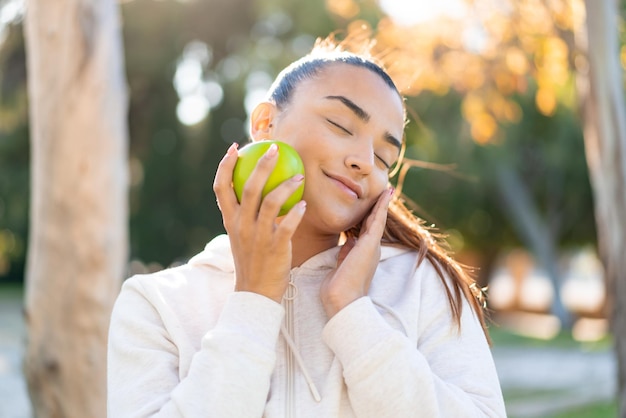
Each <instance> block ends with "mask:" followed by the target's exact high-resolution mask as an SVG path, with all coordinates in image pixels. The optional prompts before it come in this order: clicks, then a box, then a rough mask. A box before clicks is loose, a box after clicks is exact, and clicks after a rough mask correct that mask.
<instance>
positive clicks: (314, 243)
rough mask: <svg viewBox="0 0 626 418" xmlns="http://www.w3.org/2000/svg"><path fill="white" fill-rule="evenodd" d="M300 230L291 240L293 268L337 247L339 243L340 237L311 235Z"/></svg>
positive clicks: (334, 235)
mask: <svg viewBox="0 0 626 418" xmlns="http://www.w3.org/2000/svg"><path fill="white" fill-rule="evenodd" d="M302 229H304V228H303V227H300V228H298V230H296V232H295V233H294V235H293V237H292V239H291V248H292V251H291V252H292V256H291V267H298V266H300V265H302V264H303V263H304V262H305V261H307V260H308V259H309V258H311V257H313V256H314V255H316V254H319V253H321V252H322V251H326V250H328V249H329V248H333V247H336V246H337V244H338V243H339V235H336V234H326V235H325V234H310V233H305V231H303V230H302Z"/></svg>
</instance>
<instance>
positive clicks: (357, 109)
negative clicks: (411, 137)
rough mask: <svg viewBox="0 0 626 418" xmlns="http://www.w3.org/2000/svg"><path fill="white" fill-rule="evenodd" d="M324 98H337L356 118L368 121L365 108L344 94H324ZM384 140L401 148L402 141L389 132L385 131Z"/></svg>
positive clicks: (368, 116) (368, 117) (368, 115)
mask: <svg viewBox="0 0 626 418" xmlns="http://www.w3.org/2000/svg"><path fill="white" fill-rule="evenodd" d="M326 99H329V100H338V101H340V102H341V103H343V104H344V105H345V106H346V107H347V108H348V109H350V110H351V111H352V113H354V114H355V115H356V117H357V118H359V119H361V120H362V121H363V122H366V123H367V122H369V120H370V114H369V113H367V112H366V111H365V110H363V108H362V107H361V106H359V105H357V104H356V103H354V102H353V101H352V100H350V99H348V98H347V97H345V96H326ZM384 138H385V141H386V142H388V143H390V144H391V145H393V146H395V147H397V148H398V149H399V150H400V149H402V142H401V141H400V140H399V139H398V138H396V137H395V136H393V135H391V134H390V133H389V132H385V135H384Z"/></svg>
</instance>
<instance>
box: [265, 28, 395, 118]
mask: <svg viewBox="0 0 626 418" xmlns="http://www.w3.org/2000/svg"><path fill="white" fill-rule="evenodd" d="M336 63H343V64H348V65H353V66H355V67H361V68H365V69H368V70H370V71H372V72H373V73H374V74H376V75H378V76H379V77H380V78H381V79H382V80H383V81H384V82H385V84H387V85H388V86H389V88H391V89H392V90H393V91H395V92H396V93H398V96H400V97H402V95H401V94H400V92H399V91H398V88H397V87H396V85H395V83H394V82H393V80H392V79H391V77H390V76H389V74H387V72H386V71H385V70H384V69H383V68H382V67H381V66H380V65H378V64H377V63H376V62H375V61H374V59H373V58H372V57H366V56H361V55H358V54H354V53H351V52H348V51H343V50H341V49H340V48H339V47H336V46H333V44H331V42H330V41H328V40H324V41H319V40H318V42H317V43H316V44H315V46H314V48H313V50H312V51H311V53H309V54H307V55H305V56H304V57H302V58H300V59H299V60H297V61H294V62H293V63H291V64H290V65H289V66H288V67H286V68H285V69H284V70H282V71H281V72H280V74H278V76H277V77H276V80H275V81H274V83H273V84H272V86H271V87H270V90H269V92H268V95H269V99H270V100H271V101H272V102H274V104H276V106H277V107H278V108H279V109H282V108H283V107H284V106H285V105H286V104H288V103H289V99H291V95H292V93H293V91H294V89H295V88H296V87H297V86H298V85H299V84H300V83H301V82H302V81H304V80H308V79H311V78H314V77H315V76H317V75H318V74H319V72H320V71H321V70H323V69H324V68H326V67H327V66H329V65H331V64H336Z"/></svg>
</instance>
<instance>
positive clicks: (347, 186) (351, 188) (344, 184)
mask: <svg viewBox="0 0 626 418" xmlns="http://www.w3.org/2000/svg"><path fill="white" fill-rule="evenodd" d="M325 174H326V176H328V178H330V179H331V180H333V182H334V183H335V184H337V186H338V187H339V188H340V189H342V190H343V191H344V192H346V193H347V194H350V195H352V196H353V197H355V198H356V199H360V198H361V196H362V195H363V190H362V188H361V186H360V185H359V184H357V183H355V182H353V181H352V180H350V179H348V178H345V177H341V176H335V175H330V174H328V173H325Z"/></svg>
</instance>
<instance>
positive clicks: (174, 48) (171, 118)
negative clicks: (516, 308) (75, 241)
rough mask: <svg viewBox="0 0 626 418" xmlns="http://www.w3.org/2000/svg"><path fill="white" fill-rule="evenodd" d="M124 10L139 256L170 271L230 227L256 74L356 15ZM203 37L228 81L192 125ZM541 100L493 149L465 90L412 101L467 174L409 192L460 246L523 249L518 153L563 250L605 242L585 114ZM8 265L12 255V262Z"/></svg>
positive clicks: (208, 72) (237, 7)
mask: <svg viewBox="0 0 626 418" xmlns="http://www.w3.org/2000/svg"><path fill="white" fill-rule="evenodd" d="M360 6H361V7H360V14H359V15H358V18H359V19H364V20H366V21H368V22H370V23H371V24H372V26H375V24H376V22H377V20H378V19H379V18H380V16H381V13H380V11H379V10H378V9H377V8H376V6H375V2H361V3H360ZM120 7H121V12H122V19H123V37H124V38H123V39H124V48H125V51H124V52H125V61H126V75H127V79H128V86H129V93H130V107H129V118H128V121H129V132H130V144H129V145H130V167H131V173H132V184H131V187H130V194H129V197H130V244H131V245H130V250H131V252H130V258H131V259H138V260H141V261H143V262H144V263H152V262H156V263H159V264H160V265H161V266H167V265H169V264H171V263H172V262H175V261H183V260H185V259H186V258H188V257H190V256H192V255H193V254H194V253H196V252H198V251H199V250H201V249H202V247H203V245H204V244H205V243H206V242H207V241H208V240H210V239H211V238H212V237H213V236H215V235H217V234H219V233H222V232H223V226H222V221H221V215H220V212H219V210H218V208H217V205H216V203H215V197H214V195H213V192H212V188H211V185H212V181H213V176H214V173H215V169H216V166H217V163H218V161H219V160H220V159H221V157H222V156H223V154H224V152H225V150H226V148H227V147H228V145H229V144H230V143H231V142H234V141H236V142H240V143H243V142H245V141H246V140H247V133H246V132H247V129H246V127H245V126H246V125H245V124H246V118H247V114H246V108H245V106H244V103H245V100H246V94H247V93H248V91H249V88H250V85H251V84H252V83H253V81H254V80H253V79H254V77H253V76H252V75H255V76H258V75H261V76H263V74H265V76H266V78H268V79H272V78H273V77H274V76H275V75H276V74H277V73H278V71H279V70H280V69H281V68H283V67H284V66H285V65H286V64H287V63H289V62H291V61H292V60H293V59H295V58H297V57H298V56H300V55H302V54H303V53H305V52H307V50H308V49H309V48H310V46H311V45H312V42H313V41H314V39H315V38H317V37H320V36H321V37H323V36H326V35H328V34H329V33H331V32H339V33H341V31H342V30H344V29H345V28H346V27H347V25H348V24H349V23H350V22H348V21H345V20H343V19H341V18H338V17H336V16H332V15H330V14H329V12H328V11H327V10H326V8H325V5H324V2H321V1H320V2H311V1H306V0H297V1H286V0H257V1H252V0H232V1H229V2H217V1H215V0H207V1H197V2H178V1H171V0H166V1H153V0H134V1H130V2H123V3H121V5H120ZM21 33H22V27H21V25H19V24H17V25H13V26H11V27H10V31H9V36H8V37H7V38H6V40H5V41H4V43H3V44H1V45H0V93H1V96H0V122H1V123H2V125H1V126H0V281H7V280H14V281H20V280H22V276H23V270H24V264H25V257H26V247H27V237H28V197H29V196H28V193H29V145H28V138H29V132H28V115H27V112H26V106H25V104H26V64H25V54H24V39H23V36H22V35H21ZM192 41H198V42H202V43H204V44H205V45H207V49H208V51H209V58H208V59H207V60H206V62H203V64H202V72H203V77H204V80H205V81H206V80H213V81H216V82H218V83H219V84H220V86H221V88H222V89H223V92H224V95H223V100H222V101H221V103H220V104H219V105H216V106H215V107H213V108H212V109H211V111H210V113H209V115H208V116H207V117H206V119H205V120H203V121H202V122H200V123H198V124H196V125H194V126H185V125H183V124H181V123H180V122H179V120H178V119H177V114H176V110H177V106H178V103H179V99H180V98H179V96H178V93H177V91H176V89H175V86H174V84H173V78H174V75H175V73H176V69H177V65H178V63H179V62H180V60H181V57H182V56H183V53H184V51H185V47H186V46H188V45H189V43H190V42H192ZM261 78H263V77H261ZM532 101H533V96H532V95H531V94H530V93H529V94H528V95H527V96H523V97H519V98H518V99H517V102H518V104H519V105H520V106H521V107H522V109H523V112H524V118H523V119H522V120H521V122H520V123H519V125H516V126H510V127H508V128H507V129H506V132H505V137H504V138H502V141H501V144H499V145H497V146H495V145H492V146H489V147H480V146H478V145H476V144H475V143H474V142H473V141H472V140H471V139H470V135H469V132H468V127H467V125H466V124H465V123H464V122H463V120H462V118H461V111H460V98H459V97H458V96H456V95H455V94H454V93H449V94H447V95H445V96H437V95H435V94H432V93H423V94H421V95H419V96H418V97H411V98H409V99H408V100H407V105H408V106H409V108H411V109H412V110H414V112H415V114H417V115H419V117H418V118H412V119H413V120H412V122H411V123H410V124H409V126H408V128H407V135H406V137H407V141H408V150H407V156H408V157H410V158H414V159H420V160H425V161H430V162H436V163H440V164H454V165H455V167H456V168H455V169H454V170H452V171H442V170H430V169H428V170H427V169H418V168H414V169H412V170H411V171H410V172H409V174H408V175H407V178H406V184H405V188H404V190H405V192H406V193H407V195H408V196H409V197H410V198H411V199H412V200H414V201H415V202H417V203H418V204H419V206H420V212H419V213H420V214H421V215H423V216H424V218H426V219H427V220H428V221H429V223H434V224H436V225H437V226H438V227H440V228H441V229H442V230H444V231H448V232H450V233H453V234H455V237H456V238H457V239H456V244H457V248H458V249H461V250H468V249H469V250H476V251H480V252H482V253H484V254H487V257H493V256H494V255H495V254H496V253H497V252H498V251H499V250H500V249H501V248H502V247H504V246H510V245H517V244H518V243H519V239H518V238H517V234H516V233H515V231H514V229H513V228H512V227H511V226H510V224H509V222H508V221H507V219H506V216H504V214H503V212H502V209H501V207H500V204H499V202H498V199H497V198H495V192H494V188H493V184H492V181H491V176H493V173H492V171H491V170H490V168H491V164H490V161H492V160H491V159H493V158H501V159H505V160H506V161H508V162H509V163H510V164H513V165H515V167H516V169H517V170H519V172H521V173H522V174H523V177H524V178H525V179H526V181H527V184H528V186H529V188H530V189H531V190H532V195H533V196H534V198H535V199H536V201H537V204H538V207H540V208H541V209H542V211H543V212H544V213H546V214H549V216H548V218H549V219H551V224H553V227H554V228H555V231H556V232H557V233H558V236H559V241H560V243H561V244H562V245H564V244H567V243H578V242H588V241H594V239H595V238H594V237H595V234H594V222H593V216H592V204H591V192H590V187H589V183H588V179H587V172H586V165H585V162H584V152H583V151H584V150H583V147H582V137H581V133H580V127H579V124H578V121H577V117H576V114H575V112H574V111H573V110H571V109H567V108H559V110H558V111H557V113H556V115H555V116H554V117H552V118H546V117H543V116H541V115H539V114H538V113H537V112H536V111H535V110H534V106H533V102H532ZM9 114H10V115H11V116H10V118H8V117H7V116H6V115H9ZM9 119H10V120H11V125H10V126H9V125H8V124H7V123H6V122H5V121H7V120H9ZM451 229H454V231H451ZM3 231H4V232H3ZM7 231H8V232H7ZM3 233H4V235H2V234H3ZM9 236H10V238H6V237H9ZM2 237H5V238H2ZM3 239H4V241H2V240H3ZM3 242H5V244H3ZM9 242H10V243H11V244H10V250H7V248H9V245H8V244H7V243H9ZM459 243H460V244H459ZM3 245H4V246H3ZM2 260H8V261H6V266H8V267H7V268H6V269H4V270H3V269H2Z"/></svg>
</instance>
